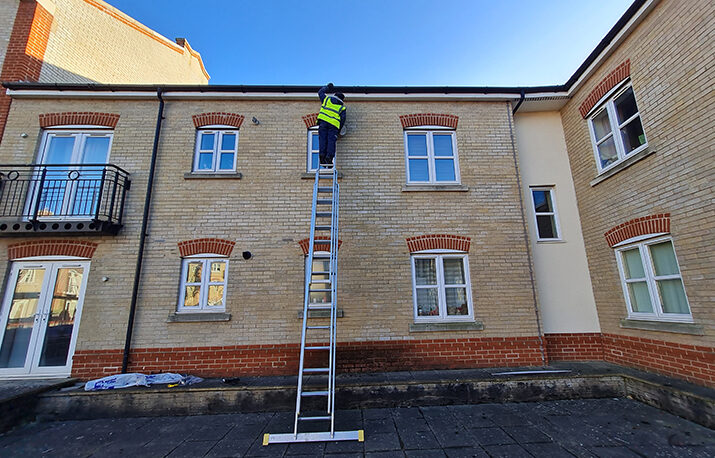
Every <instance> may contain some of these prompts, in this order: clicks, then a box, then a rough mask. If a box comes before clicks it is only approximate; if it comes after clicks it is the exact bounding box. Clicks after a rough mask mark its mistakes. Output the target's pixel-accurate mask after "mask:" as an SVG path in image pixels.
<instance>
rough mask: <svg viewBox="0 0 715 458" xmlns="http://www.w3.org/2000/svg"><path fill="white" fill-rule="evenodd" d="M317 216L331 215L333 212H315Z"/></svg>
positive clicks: (325, 216)
mask: <svg viewBox="0 0 715 458" xmlns="http://www.w3.org/2000/svg"><path fill="white" fill-rule="evenodd" d="M315 216H316V217H317V218H327V217H330V216H333V212H315Z"/></svg>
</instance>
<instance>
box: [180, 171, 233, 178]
mask: <svg viewBox="0 0 715 458" xmlns="http://www.w3.org/2000/svg"><path fill="white" fill-rule="evenodd" d="M241 178H243V174H242V173H241V172H231V173H214V172H210V173H207V172H189V173H185V174H184V180H214V179H219V180H221V179H223V180H240V179H241Z"/></svg>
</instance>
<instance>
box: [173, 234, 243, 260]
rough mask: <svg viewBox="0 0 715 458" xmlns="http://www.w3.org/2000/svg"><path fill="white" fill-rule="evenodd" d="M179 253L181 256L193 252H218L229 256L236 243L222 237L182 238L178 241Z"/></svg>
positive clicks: (189, 254)
mask: <svg viewBox="0 0 715 458" xmlns="http://www.w3.org/2000/svg"><path fill="white" fill-rule="evenodd" d="M178 245H179V253H180V254H181V257H182V258H184V257H186V256H192V255H195V254H203V253H210V254H219V255H222V256H231V251H233V247H234V246H235V245H236V242H232V241H230V240H223V239H213V238H206V239H194V240H184V241H183V242H179V243H178Z"/></svg>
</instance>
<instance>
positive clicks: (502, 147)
mask: <svg viewBox="0 0 715 458" xmlns="http://www.w3.org/2000/svg"><path fill="white" fill-rule="evenodd" d="M57 103H58V102H57V101H52V100H48V101H39V100H24V99H16V100H15V101H14V102H13V105H12V112H11V114H10V118H9V123H8V128H7V131H6V135H5V137H6V141H5V142H4V143H3V145H2V146H1V147H0V158H1V159H2V162H26V161H27V160H28V158H30V157H32V155H33V154H34V153H35V149H36V140H37V136H38V135H39V133H40V130H39V128H38V127H37V116H38V114H39V113H43V112H49V111H53V110H55V108H56V106H57ZM61 103H62V106H63V110H67V111H101V112H110V113H120V114H121V118H120V120H119V124H118V125H117V128H116V131H115V136H114V144H113V147H112V153H111V161H112V162H113V163H116V164H117V165H119V166H121V167H123V168H125V169H127V170H128V171H129V172H130V173H131V174H132V189H131V191H130V192H129V196H128V201H127V203H128V207H127V213H126V216H125V222H126V226H125V228H124V229H122V232H121V233H120V235H119V236H118V237H90V238H91V239H92V240H98V241H99V244H100V245H99V248H98V249H97V252H96V254H95V256H94V258H93V259H92V266H91V272H90V277H89V284H88V289H87V296H86V300H85V309H84V312H83V316H82V321H81V327H80V335H79V340H78V345H77V350H91V349H116V348H121V347H122V345H123V342H124V333H125V330H126V318H127V313H128V307H129V303H130V294H131V286H132V280H133V272H134V263H135V260H136V247H137V243H138V237H139V234H138V231H139V227H140V223H141V221H140V220H141V210H142V208H141V207H142V205H143V202H144V191H145V187H146V177H147V170H148V164H149V159H150V153H151V142H152V137H153V129H154V123H155V117H156V109H157V104H158V102H156V101H154V102H148V101H147V102H121V101H66V100H63V101H62V102H61ZM348 107H349V108H348V110H349V111H348V129H349V131H350V134H349V136H347V137H345V138H344V139H342V140H341V141H340V142H339V144H338V159H337V162H338V167H339V169H340V171H341V172H343V173H344V178H343V179H342V180H341V207H340V211H341V213H340V215H341V221H340V239H341V240H342V241H343V245H342V248H341V249H340V281H339V285H340V286H339V288H340V290H339V307H340V308H341V309H343V310H344V313H345V317H344V318H341V319H339V323H338V329H339V331H338V334H339V340H340V341H358V340H389V339H433V338H464V337H495V336H499V337H501V336H504V337H507V336H514V337H515V336H535V335H536V334H537V330H536V324H535V316H534V308H533V302H532V291H531V283H530V280H529V270H528V262H527V253H526V249H527V248H526V245H525V241H524V233H523V226H522V219H521V210H520V207H519V200H518V192H519V190H518V188H517V184H516V176H515V169H514V160H513V156H512V144H511V138H510V130H509V124H508V122H509V121H508V113H509V110H510V107H509V106H508V105H507V104H506V103H497V102H494V103H487V102H485V103H452V102H449V103H427V102H424V103H423V102H394V103H387V102H354V103H350V102H349V103H348ZM317 109H318V102H317V97H316V100H315V101H304V102H302V101H273V102H257V101H176V100H169V101H168V102H167V105H166V119H165V122H164V125H163V130H162V140H161V144H160V149H159V160H158V165H157V177H156V181H155V191H154V197H153V201H152V207H151V222H150V225H149V230H148V232H149V237H148V239H147V246H146V252H145V263H144V270H143V274H142V282H141V285H142V288H141V291H140V297H139V304H138V313H137V318H136V328H135V337H134V343H133V346H134V347H136V348H142V347H154V348H155V347H166V346H218V345H251V344H273V343H291V344H295V343H297V342H298V339H299V328H300V321H299V320H298V313H299V311H300V310H301V309H302V304H303V278H304V260H303V254H302V251H301V249H300V247H299V245H298V241H299V240H301V239H303V238H305V237H307V236H308V230H309V222H310V200H311V195H312V181H310V180H304V179H301V175H302V173H304V171H305V158H306V127H305V125H304V123H303V121H302V119H301V116H303V115H305V114H308V113H314V112H315V111H317ZM211 111H225V112H233V113H238V114H242V115H244V116H245V117H246V119H247V121H246V122H245V123H244V125H243V126H242V127H241V129H240V138H239V149H238V166H237V168H238V171H239V172H241V173H242V174H243V178H242V179H240V180H185V179H184V174H185V173H187V172H190V171H191V166H192V160H193V152H194V142H195V136H196V129H195V128H194V126H193V123H192V120H191V116H192V115H193V114H198V113H202V112H211ZM418 112H437V113H449V114H454V115H457V116H459V127H458V129H457V134H456V135H457V147H458V152H459V158H460V168H461V178H462V183H463V184H464V185H465V186H467V187H468V188H469V190H468V191H467V192H403V191H402V188H403V185H404V183H405V160H404V141H403V130H402V126H401V124H400V121H399V115H403V114H410V113H418ZM254 116H255V117H256V118H258V119H259V120H260V125H253V124H252V123H251V122H250V121H249V120H250V119H251V118H252V117H254ZM28 126H32V127H31V128H28ZM28 130H30V132H28V133H29V134H30V137H29V138H27V139H22V138H21V137H20V133H21V132H23V131H28ZM430 233H448V234H455V235H461V236H468V237H471V239H472V245H471V250H470V252H469V263H470V265H469V267H470V271H471V287H472V296H473V304H474V311H475V316H476V318H477V319H478V320H481V321H482V322H483V323H484V327H485V329H484V330H483V331H469V332H467V331H460V332H431V333H410V332H409V330H408V328H409V325H410V323H412V322H413V302H412V280H411V267H410V255H409V251H408V249H407V245H406V242H405V238H406V237H411V236H415V235H422V234H430ZM200 237H219V238H225V239H228V240H232V241H235V242H236V247H235V248H234V252H233V253H232V255H231V258H230V267H229V280H228V292H227V312H229V313H231V314H232V319H231V321H229V322H223V323H222V322H219V323H167V316H168V315H169V314H170V313H172V312H173V311H175V309H176V304H177V300H178V289H179V280H180V279H179V276H180V267H181V259H180V257H179V251H178V247H177V242H179V241H182V240H187V239H194V238H200ZM85 238H86V237H85ZM14 241H18V240H17V239H0V246H1V247H2V248H1V250H2V252H0V259H6V253H5V252H4V250H5V249H6V246H7V244H8V243H11V242H14ZM242 251H250V252H252V253H253V255H254V257H253V258H252V259H250V260H247V261H246V260H243V259H242V257H241V252H242ZM103 276H107V277H109V281H108V282H106V283H103V282H101V281H100V279H101V277H103Z"/></svg>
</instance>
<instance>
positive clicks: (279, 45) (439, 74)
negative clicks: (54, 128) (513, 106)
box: [108, 0, 632, 86]
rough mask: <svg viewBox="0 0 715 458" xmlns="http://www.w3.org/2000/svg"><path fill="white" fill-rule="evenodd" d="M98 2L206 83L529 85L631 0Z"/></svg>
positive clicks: (562, 70) (551, 80)
mask: <svg viewBox="0 0 715 458" xmlns="http://www.w3.org/2000/svg"><path fill="white" fill-rule="evenodd" d="M108 2H109V3H110V4H111V5H113V6H115V7H117V8H119V9H120V10H122V11H123V12H125V13H126V14H128V15H130V16H132V17H133V18H135V19H137V20H138V21H140V22H142V23H143V24H145V25H147V26H148V27H150V28H152V29H154V30H156V31H157V32H159V33H161V34H162V35H164V36H166V37H168V38H171V39H173V38H175V37H184V38H186V39H188V40H189V43H190V44H191V46H192V47H193V48H194V49H195V50H197V51H198V52H200V53H201V56H202V58H203V60H204V64H205V66H206V69H207V70H208V72H209V74H210V75H211V84H286V85H292V84H299V85H303V84H305V85H322V84H324V83H326V82H328V81H332V82H334V83H335V84H336V85H375V86H401V85H411V86H417V85H424V86H443V85H444V86H458V85H459V86H535V85H544V84H548V85H550V84H562V83H564V82H566V80H567V79H568V78H569V77H570V76H571V75H572V74H573V72H574V71H575V70H576V68H578V66H579V65H580V64H581V63H582V62H583V60H584V59H585V58H586V56H587V55H588V54H589V53H590V52H591V51H592V50H593V49H594V48H595V46H596V45H597V44H598V42H599V41H600V40H601V39H602V38H603V37H604V36H605V34H606V33H607V32H608V30H610V28H611V27H613V25H614V24H615V23H616V21H617V20H618V18H619V17H620V16H621V15H622V14H623V13H624V12H625V11H626V9H627V8H628V6H629V5H630V4H631V2H632V0H542V1H537V0H471V1H469V0H442V1H436V0H435V1H427V0H411V1H407V0H394V1H393V0H381V1H379V0H362V1H342V0H333V1H332V2H322V1H307V2H306V1H298V0H295V1H288V0H253V1H247V0H235V1H229V0H203V1H202V2H196V1H189V0H151V1H145V0H108ZM199 4H200V5H201V6H200V7H199V6H198V5H199ZM330 5H332V6H330Z"/></svg>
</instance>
